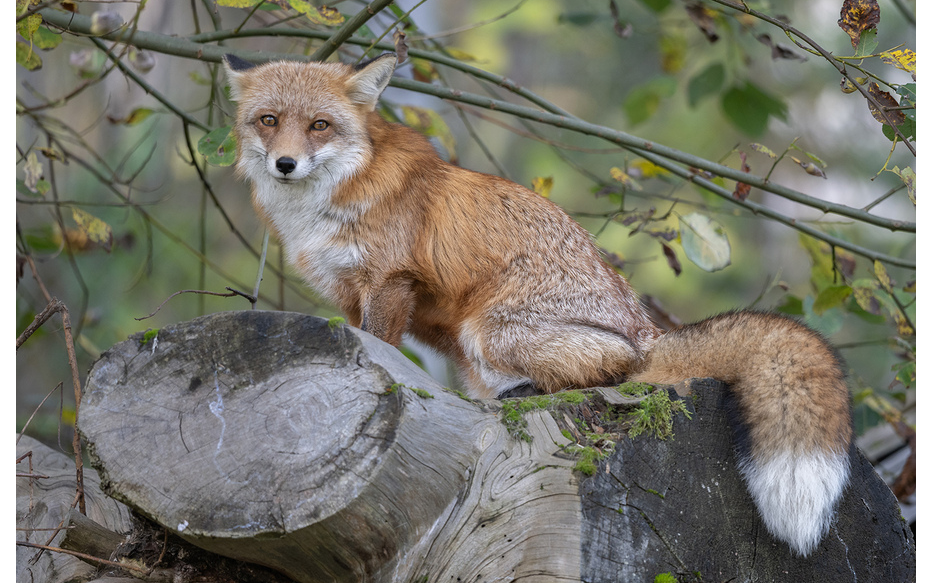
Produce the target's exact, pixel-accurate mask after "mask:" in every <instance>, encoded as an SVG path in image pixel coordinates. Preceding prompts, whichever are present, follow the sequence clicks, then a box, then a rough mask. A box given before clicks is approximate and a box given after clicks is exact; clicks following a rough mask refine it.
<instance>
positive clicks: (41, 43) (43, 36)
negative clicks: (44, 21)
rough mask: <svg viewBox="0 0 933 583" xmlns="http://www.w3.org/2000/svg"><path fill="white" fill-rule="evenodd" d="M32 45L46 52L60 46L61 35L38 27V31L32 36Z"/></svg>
mask: <svg viewBox="0 0 933 583" xmlns="http://www.w3.org/2000/svg"><path fill="white" fill-rule="evenodd" d="M32 43H33V44H34V45H36V46H37V47H39V48H40V49H42V50H44V51H48V50H50V49H54V48H55V47H57V46H58V45H60V44H62V35H60V34H56V33H54V32H52V31H51V30H49V29H47V28H46V27H44V26H40V27H39V30H37V31H36V32H35V33H33V35H32Z"/></svg>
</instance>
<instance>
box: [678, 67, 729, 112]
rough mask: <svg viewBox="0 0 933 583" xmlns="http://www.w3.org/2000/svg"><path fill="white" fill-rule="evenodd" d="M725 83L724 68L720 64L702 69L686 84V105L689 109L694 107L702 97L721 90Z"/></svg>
mask: <svg viewBox="0 0 933 583" xmlns="http://www.w3.org/2000/svg"><path fill="white" fill-rule="evenodd" d="M725 81H726V68H725V67H724V66H723V64H722V63H715V64H713V65H710V66H709V67H707V68H705V69H703V71H701V72H700V73H698V74H697V75H696V76H695V77H694V78H693V79H690V83H689V84H687V103H689V104H690V107H696V105H697V104H698V103H699V102H700V101H701V100H702V99H703V98H704V97H707V96H709V95H712V94H713V93H717V92H718V91H719V90H720V89H722V85H723V83H725Z"/></svg>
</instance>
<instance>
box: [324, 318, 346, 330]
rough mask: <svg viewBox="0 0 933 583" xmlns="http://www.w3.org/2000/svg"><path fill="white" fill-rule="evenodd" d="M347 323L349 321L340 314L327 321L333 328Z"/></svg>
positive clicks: (329, 326)
mask: <svg viewBox="0 0 933 583" xmlns="http://www.w3.org/2000/svg"><path fill="white" fill-rule="evenodd" d="M346 323H347V321H346V320H345V319H343V318H341V317H340V316H334V317H333V318H331V319H330V320H328V321H327V327H328V328H330V329H331V330H334V329H335V328H338V327H340V326H343V325H344V324H346Z"/></svg>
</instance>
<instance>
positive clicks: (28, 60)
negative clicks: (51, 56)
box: [16, 40, 42, 71]
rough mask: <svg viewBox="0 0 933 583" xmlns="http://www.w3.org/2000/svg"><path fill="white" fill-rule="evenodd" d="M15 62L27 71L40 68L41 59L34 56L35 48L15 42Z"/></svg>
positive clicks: (21, 42)
mask: <svg viewBox="0 0 933 583" xmlns="http://www.w3.org/2000/svg"><path fill="white" fill-rule="evenodd" d="M16 62H17V64H19V65H22V66H23V67H25V68H26V69H27V70H29V71H35V70H36V69H39V68H41V67H42V59H40V58H39V55H37V54H36V51H35V48H34V47H32V46H30V45H28V44H26V43H24V42H23V41H20V40H18V41H16Z"/></svg>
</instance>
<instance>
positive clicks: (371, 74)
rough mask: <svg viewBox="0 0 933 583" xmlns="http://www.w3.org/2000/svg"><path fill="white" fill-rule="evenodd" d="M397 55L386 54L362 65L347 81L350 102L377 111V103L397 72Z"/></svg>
mask: <svg viewBox="0 0 933 583" xmlns="http://www.w3.org/2000/svg"><path fill="white" fill-rule="evenodd" d="M396 62H397V57H396V55H395V53H384V54H382V55H379V56H378V57H376V58H375V59H373V60H371V61H368V62H366V63H361V64H360V65H359V66H358V67H357V68H356V72H355V73H354V74H353V75H352V76H351V77H350V79H348V80H347V97H349V98H350V101H352V102H354V103H357V104H359V105H362V106H365V107H366V108H367V109H368V110H369V111H372V110H374V109H376V102H377V101H379V96H380V95H382V92H383V90H384V89H385V88H386V85H388V84H389V80H390V79H391V78H392V73H393V72H394V71H395V64H396Z"/></svg>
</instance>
